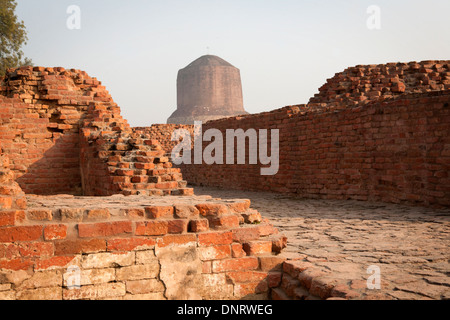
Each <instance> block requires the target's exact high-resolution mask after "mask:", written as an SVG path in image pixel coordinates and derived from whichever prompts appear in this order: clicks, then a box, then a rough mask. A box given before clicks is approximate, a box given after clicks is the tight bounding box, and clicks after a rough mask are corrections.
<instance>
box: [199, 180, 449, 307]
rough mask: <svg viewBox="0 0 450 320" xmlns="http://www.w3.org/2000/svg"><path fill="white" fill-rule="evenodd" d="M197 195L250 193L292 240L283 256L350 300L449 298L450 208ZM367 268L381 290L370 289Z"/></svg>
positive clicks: (269, 195)
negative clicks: (377, 278)
mask: <svg viewBox="0 0 450 320" xmlns="http://www.w3.org/2000/svg"><path fill="white" fill-rule="evenodd" d="M194 192H195V194H196V195H212V196H213V197H219V198H223V199H227V198H233V199H236V198H246V199H250V200H251V201H252V204H251V207H252V208H254V209H257V210H258V211H259V212H260V213H261V214H262V215H263V216H265V217H267V218H269V219H271V221H272V223H273V224H274V225H275V226H276V227H277V228H278V229H279V230H280V231H281V232H283V233H284V234H285V235H286V236H287V237H288V247H287V248H286V249H285V253H284V254H285V255H287V256H288V257H290V258H294V257H295V258H301V259H302V260H303V261H305V263H308V264H309V265H312V266H313V267H314V268H316V269H317V272H318V274H322V275H324V276H325V279H328V281H329V282H330V283H331V284H333V285H338V284H340V283H345V285H346V286H347V287H346V288H347V289H348V287H350V291H348V290H347V291H346V292H347V293H348V294H347V297H349V298H351V297H352V294H354V297H358V296H361V295H363V296H365V297H366V298H372V299H408V300H414V299H421V300H422V299H450V208H447V209H440V210H436V209H430V208H423V207H408V206H402V205H395V204H384V203H370V202H361V201H340V200H339V201H334V200H304V199H295V198H292V197H288V196H284V195H280V194H272V193H263V192H245V191H234V190H220V189H216V188H206V187H195V190H194ZM369 266H376V267H378V268H379V270H380V278H381V289H379V290H377V289H375V290H369V289H367V279H368V278H369V277H370V276H371V274H369V273H368V272H367V269H368V267H369Z"/></svg>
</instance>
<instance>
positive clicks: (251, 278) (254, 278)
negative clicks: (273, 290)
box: [226, 271, 268, 284]
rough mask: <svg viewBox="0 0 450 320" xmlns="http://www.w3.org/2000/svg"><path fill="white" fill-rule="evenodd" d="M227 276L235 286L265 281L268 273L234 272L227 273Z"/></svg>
mask: <svg viewBox="0 0 450 320" xmlns="http://www.w3.org/2000/svg"><path fill="white" fill-rule="evenodd" d="M226 275H227V278H228V279H230V280H231V281H232V282H233V283H235V284H236V283H247V282H258V281H263V280H265V279H266V278H267V276H268V274H267V272H260V271H232V272H227V273H226Z"/></svg>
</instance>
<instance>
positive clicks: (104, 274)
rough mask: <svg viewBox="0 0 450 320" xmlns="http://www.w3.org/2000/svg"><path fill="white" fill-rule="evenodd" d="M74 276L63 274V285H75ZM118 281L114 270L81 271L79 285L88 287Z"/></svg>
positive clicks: (67, 273) (68, 273)
mask: <svg viewBox="0 0 450 320" xmlns="http://www.w3.org/2000/svg"><path fill="white" fill-rule="evenodd" d="M72 277H73V274H72V273H70V272H64V273H63V285H64V286H66V287H68V286H69V285H73V283H72ZM115 280H116V270H115V269H114V268H105V269H87V270H85V269H83V270H81V269H80V270H79V281H80V282H79V285H80V286H86V285H92V284H100V283H108V282H113V281H115Z"/></svg>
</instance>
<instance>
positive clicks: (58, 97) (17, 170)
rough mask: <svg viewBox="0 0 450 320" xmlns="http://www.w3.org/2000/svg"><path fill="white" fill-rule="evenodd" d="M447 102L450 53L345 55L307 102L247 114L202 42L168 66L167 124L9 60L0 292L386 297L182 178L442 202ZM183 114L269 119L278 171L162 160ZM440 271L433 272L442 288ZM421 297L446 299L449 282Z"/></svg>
mask: <svg viewBox="0 0 450 320" xmlns="http://www.w3.org/2000/svg"><path fill="white" fill-rule="evenodd" d="M222 89H223V90H222ZM202 90H203V91H202ZM449 102H450V61H423V62H410V63H388V64H384V65H365V66H355V67H350V68H348V69H346V70H344V71H343V72H341V73H338V74H336V75H335V76H334V77H332V78H330V79H329V80H327V82H326V84H324V85H323V86H322V87H321V88H320V89H319V92H318V94H316V95H315V96H314V97H312V98H311V100H310V101H309V102H308V103H306V104H302V105H296V106H287V107H284V108H281V109H276V110H273V111H271V112H264V113H260V114H246V112H245V111H244V108H243V104H242V88H241V83H240V76H239V70H238V69H236V68H234V67H233V66H232V65H230V64H229V63H227V62H225V61H224V60H222V59H220V58H218V57H214V56H205V57H201V58H199V59H198V60H196V61H194V62H193V63H191V64H190V65H189V66H187V67H186V68H185V69H182V70H180V72H179V75H178V105H177V110H176V111H175V112H174V114H173V115H172V116H171V117H170V118H169V120H168V123H169V124H155V125H153V126H149V127H146V128H132V127H130V125H129V124H128V123H127V121H126V119H124V118H123V117H122V116H121V114H120V108H119V106H117V104H116V103H115V102H114V101H113V99H112V97H111V96H110V94H109V93H108V91H107V90H106V88H105V87H104V86H102V84H101V82H100V81H99V80H97V79H96V78H92V77H90V76H89V75H88V74H87V73H86V72H84V71H80V70H75V69H70V70H66V69H64V68H61V67H58V68H46V67H22V68H18V69H11V70H8V72H7V74H6V76H5V77H4V78H2V79H0V149H1V155H0V162H1V163H2V167H1V169H0V299H2V300H3V299H11V300H30V299H31V300H33V299H43V300H47V299H54V300H63V299H64V300H66V299H67V300H69V299H92V300H95V299H148V300H149V299H151V300H165V299H330V298H331V299H338V298H339V299H377V298H383V299H385V298H386V299H393V298H394V296H393V295H389V294H388V293H386V292H384V291H374V290H369V289H368V288H366V287H365V286H364V285H360V284H359V285H358V286H356V285H355V283H354V281H353V282H352V279H347V278H339V277H337V278H336V277H331V276H330V275H327V276H324V274H323V273H321V272H318V271H317V270H316V269H315V265H314V264H315V263H320V262H321V260H320V259H318V258H314V259H312V258H311V257H308V256H307V255H299V256H297V257H296V256H295V255H285V254H284V253H283V252H284V250H285V248H286V246H287V243H289V238H286V236H285V235H284V234H283V233H281V232H279V230H278V229H277V228H276V227H274V224H273V222H272V221H271V220H269V219H267V218H265V217H264V216H262V215H261V213H260V212H259V211H258V210H256V209H254V208H253V207H252V204H251V203H250V201H249V200H246V199H218V198H214V197H211V196H208V195H196V194H195V192H194V189H193V187H195V186H212V187H223V188H229V189H237V190H239V189H243V190H254V191H270V192H273V193H279V194H284V195H289V196H293V197H297V198H299V199H324V200H330V199H334V200H342V201H344V200H349V201H355V200H359V201H377V202H381V203H389V204H404V205H408V206H412V207H414V206H418V207H419V206H420V207H423V208H448V207H449V205H450V175H449V172H450V170H449V169H450V168H449V166H450V107H449ZM194 119H198V120H202V121H204V122H205V123H204V124H203V130H207V129H209V128H215V129H218V130H220V131H222V132H224V131H225V130H226V129H238V128H242V129H244V130H247V129H249V128H254V129H256V130H258V129H278V130H279V131H280V150H279V152H280V153H279V162H280V163H279V171H278V173H277V174H276V175H274V176H262V175H260V169H261V165H251V164H245V165H237V164H234V165H226V164H224V165H205V164H203V165H196V164H190V165H188V164H186V165H181V166H179V167H175V166H174V165H173V164H172V162H171V159H170V156H169V155H170V150H171V148H173V146H174V143H176V142H174V141H171V134H172V132H173V131H174V130H175V129H177V128H186V129H187V130H191V132H192V126H191V125H190V124H191V123H192V121H193V120H194ZM211 119H213V120H212V121H208V122H206V120H211ZM149 125H150V124H149ZM442 228H448V220H447V222H445V221H444V222H443V224H442ZM436 241H439V242H441V241H443V242H445V241H448V240H445V239H440V240H438V239H436ZM447 248H448V246H447ZM396 254H398V255H400V256H401V252H400V253H398V252H397V253H396ZM429 259H430V260H426V259H423V260H424V261H422V260H421V261H422V262H421V263H423V264H424V267H421V268H420V269H421V271H422V272H425V271H426V270H428V269H427V265H430V264H433V266H436V268H439V269H436V270H440V271H439V272H444V273H445V272H447V273H448V272H449V265H448V261H441V260H439V261H438V260H436V261H434V260H433V258H429ZM322 262H323V261H322ZM335 262H336V261H335ZM406 263H410V262H406ZM434 263H436V264H434ZM445 270H447V271H445ZM430 272H431V271H430ZM443 278H445V276H444V277H442V276H441V277H440V278H439V277H436V276H434V278H433V281H435V282H436V281H438V282H439V283H440V285H441V287H443V288H444V289H445V288H448V282H447V284H445V279H444V280H442V279H443ZM439 279H441V280H439ZM429 281H432V280H429ZM383 283H384V282H383ZM74 285H75V286H76V287H75V288H74ZM398 286H399V287H400V288H401V285H398ZM441 287H440V288H441ZM396 290H398V288H397V289H396ZM431 297H433V298H435V299H443V298H447V299H448V298H449V296H448V290H447V291H446V290H443V291H442V292H441V291H439V292H438V293H436V292H435V293H433V294H432V295H431Z"/></svg>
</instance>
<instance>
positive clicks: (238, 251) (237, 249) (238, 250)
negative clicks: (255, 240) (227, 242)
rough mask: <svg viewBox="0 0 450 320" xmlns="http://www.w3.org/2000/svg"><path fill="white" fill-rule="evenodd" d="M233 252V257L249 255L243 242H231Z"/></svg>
mask: <svg viewBox="0 0 450 320" xmlns="http://www.w3.org/2000/svg"><path fill="white" fill-rule="evenodd" d="M231 253H232V257H233V258H242V257H245V256H246V255H247V254H246V253H245V251H244V249H243V248H242V244H240V243H232V244H231Z"/></svg>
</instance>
